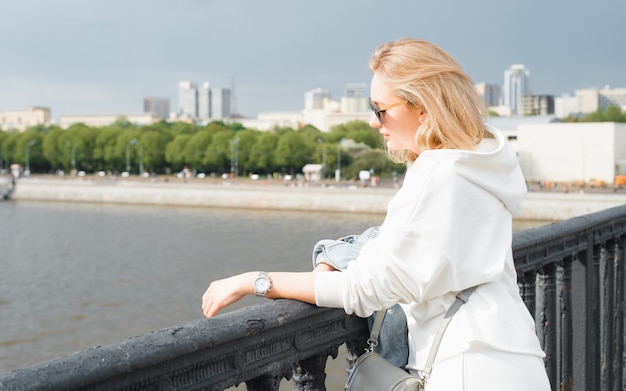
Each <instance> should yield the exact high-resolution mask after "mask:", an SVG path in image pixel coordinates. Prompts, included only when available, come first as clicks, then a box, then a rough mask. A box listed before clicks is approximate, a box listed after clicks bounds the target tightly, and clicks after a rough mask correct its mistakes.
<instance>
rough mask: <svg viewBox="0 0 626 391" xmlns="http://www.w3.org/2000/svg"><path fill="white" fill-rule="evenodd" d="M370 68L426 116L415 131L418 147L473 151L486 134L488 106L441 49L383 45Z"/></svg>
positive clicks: (410, 43) (407, 154)
mask: <svg viewBox="0 0 626 391" xmlns="http://www.w3.org/2000/svg"><path fill="white" fill-rule="evenodd" d="M369 65H370V69H371V70H372V72H374V73H377V75H378V76H379V77H381V79H382V80H383V83H384V84H385V86H387V87H388V88H389V89H391V91H392V93H393V94H394V95H397V96H398V97H400V98H403V99H406V100H408V101H409V104H410V105H411V106H412V108H413V109H414V110H423V111H424V112H425V113H427V115H426V117H425V120H424V122H422V123H421V125H420V126H419V128H418V129H417V132H416V133H415V143H416V144H417V146H418V147H419V149H422V150H427V149H472V148H473V147H474V146H475V145H476V144H478V142H480V140H482V139H483V137H484V136H485V128H484V124H483V121H484V118H485V117H486V114H487V109H486V107H485V104H484V103H483V100H482V99H481V97H480V95H479V94H478V91H477V90H476V88H475V87H474V84H473V83H472V80H471V79H470V78H469V76H468V75H467V74H466V73H465V71H463V69H462V68H461V66H460V65H459V64H458V63H457V62H456V60H455V59H454V58H453V57H452V56H450V55H449V54H448V53H446V52H445V51H443V50H442V49H441V48H439V47H437V46H435V45H434V44H432V43H430V42H426V41H422V40H419V39H413V38H404V39H400V40H397V41H393V42H388V43H385V44H382V45H380V46H379V47H378V48H377V49H376V50H375V51H374V54H373V56H372V58H371V59H370V64H369ZM389 155H390V157H391V159H392V160H394V161H396V162H406V161H414V160H415V159H417V154H416V153H415V152H412V151H409V150H402V151H391V152H389Z"/></svg>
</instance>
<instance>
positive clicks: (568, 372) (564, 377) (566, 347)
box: [559, 257, 574, 391]
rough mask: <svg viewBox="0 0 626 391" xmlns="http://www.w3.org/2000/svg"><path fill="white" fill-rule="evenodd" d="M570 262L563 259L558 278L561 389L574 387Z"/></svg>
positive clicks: (567, 389) (570, 390) (571, 261)
mask: <svg viewBox="0 0 626 391" xmlns="http://www.w3.org/2000/svg"><path fill="white" fill-rule="evenodd" d="M572 263H573V257H567V258H565V259H564V260H563V265H562V267H561V275H560V278H559V301H560V303H561V308H560V310H561V327H560V333H561V339H560V342H561V349H560V350H561V354H560V357H559V363H560V368H559V374H560V385H561V387H560V389H561V391H572V390H573V389H574V361H573V355H574V349H573V346H572V345H573V343H574V328H573V321H572V312H573V311H572Z"/></svg>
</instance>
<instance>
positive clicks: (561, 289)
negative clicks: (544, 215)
mask: <svg viewBox="0 0 626 391" xmlns="http://www.w3.org/2000/svg"><path fill="white" fill-rule="evenodd" d="M625 244H626V205H624V206H619V207H615V208H611V209H607V210H604V211H601V212H597V213H593V214H589V215H585V216H580V217H576V218H573V219H569V220H566V221H562V222H558V223H555V224H551V225H548V226H543V227H539V228H535V229H531V230H528V231H524V232H520V233H518V234H516V235H515V236H514V239H513V256H514V258H515V264H516V268H517V272H518V280H519V284H520V289H521V292H522V296H523V298H524V301H525V302H526V305H527V307H528V308H529V309H530V311H531V313H533V314H534V316H535V321H536V324H537V333H538V335H539V338H540V340H541V342H542V345H543V348H544V351H545V352H546V359H545V365H546V369H547V371H548V376H549V377H550V381H551V384H552V388H553V390H603V391H617V390H619V391H623V390H625V389H626V384H625V379H624V370H625V356H624V278H625V277H624V258H625V255H626V250H625Z"/></svg>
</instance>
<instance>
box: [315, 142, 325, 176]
mask: <svg viewBox="0 0 626 391" xmlns="http://www.w3.org/2000/svg"><path fill="white" fill-rule="evenodd" d="M317 142H318V143H320V144H322V172H321V176H322V179H325V178H326V144H325V143H324V140H322V139H321V138H318V139H317Z"/></svg>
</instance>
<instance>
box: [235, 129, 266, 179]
mask: <svg viewBox="0 0 626 391" xmlns="http://www.w3.org/2000/svg"><path fill="white" fill-rule="evenodd" d="M259 133H260V132H259V131H256V130H242V131H239V132H237V133H235V134H236V136H235V137H237V138H239V142H238V143H237V160H238V164H239V167H240V168H241V170H242V172H243V173H244V174H245V173H247V172H248V170H249V169H250V160H251V152H252V148H253V146H254V145H255V144H256V142H257V140H258V138H259Z"/></svg>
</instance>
